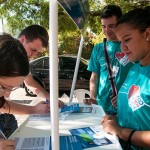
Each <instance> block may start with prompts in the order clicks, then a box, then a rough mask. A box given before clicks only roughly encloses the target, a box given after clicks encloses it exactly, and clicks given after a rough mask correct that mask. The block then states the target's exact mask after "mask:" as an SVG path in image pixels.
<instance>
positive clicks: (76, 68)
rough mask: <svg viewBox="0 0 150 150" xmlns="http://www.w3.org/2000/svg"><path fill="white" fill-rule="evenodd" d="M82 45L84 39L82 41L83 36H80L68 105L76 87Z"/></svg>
mask: <svg viewBox="0 0 150 150" xmlns="http://www.w3.org/2000/svg"><path fill="white" fill-rule="evenodd" d="M83 43H84V39H83V36H82V35H81V40H80V46H79V50H78V56H77V61H76V67H75V72H74V76H73V81H72V86H71V92H70V99H69V102H70V103H71V102H72V98H73V92H74V90H75V85H76V81H77V75H78V68H79V65H80V59H81V53H82V48H83Z"/></svg>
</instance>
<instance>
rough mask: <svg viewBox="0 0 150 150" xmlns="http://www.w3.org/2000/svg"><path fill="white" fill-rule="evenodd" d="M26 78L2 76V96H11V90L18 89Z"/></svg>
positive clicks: (0, 88) (0, 94) (0, 87)
mask: <svg viewBox="0 0 150 150" xmlns="http://www.w3.org/2000/svg"><path fill="white" fill-rule="evenodd" d="M24 80H25V77H23V76H18V77H0V97H1V96H4V97H9V95H10V93H11V91H14V90H15V89H17V88H18V87H19V86H20V85H21V84H22V83H23V81H24Z"/></svg>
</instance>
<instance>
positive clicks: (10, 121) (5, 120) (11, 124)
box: [0, 114, 18, 138]
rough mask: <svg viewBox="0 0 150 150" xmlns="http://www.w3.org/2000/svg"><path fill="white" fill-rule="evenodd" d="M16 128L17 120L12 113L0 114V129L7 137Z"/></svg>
mask: <svg viewBox="0 0 150 150" xmlns="http://www.w3.org/2000/svg"><path fill="white" fill-rule="evenodd" d="M17 128H18V124H17V120H16V118H15V116H14V115H12V114H0V129H1V130H2V131H3V133H4V134H5V136H6V137H7V138H8V137H9V136H10V135H11V134H12V133H13V132H14V131H15V130H16V129H17Z"/></svg>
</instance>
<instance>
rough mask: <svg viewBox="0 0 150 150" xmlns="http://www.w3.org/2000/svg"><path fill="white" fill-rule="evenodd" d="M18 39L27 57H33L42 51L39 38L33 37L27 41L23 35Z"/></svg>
mask: <svg viewBox="0 0 150 150" xmlns="http://www.w3.org/2000/svg"><path fill="white" fill-rule="evenodd" d="M19 40H20V42H21V43H22V44H23V46H24V48H25V50H26V52H27V55H28V58H34V57H36V56H37V55H38V54H39V53H42V51H43V46H42V42H41V40H40V39H35V40H33V41H32V42H29V41H27V40H26V37H25V36H21V37H20V38H19Z"/></svg>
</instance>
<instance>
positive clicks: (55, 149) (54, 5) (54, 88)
mask: <svg viewBox="0 0 150 150" xmlns="http://www.w3.org/2000/svg"><path fill="white" fill-rule="evenodd" d="M49 3H50V18H49V20H50V23H49V25H50V26H49V29H50V47H49V49H50V53H49V55H50V59H49V64H50V111H51V137H52V138H51V142H52V150H59V120H58V2H57V0H50V1H49Z"/></svg>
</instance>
